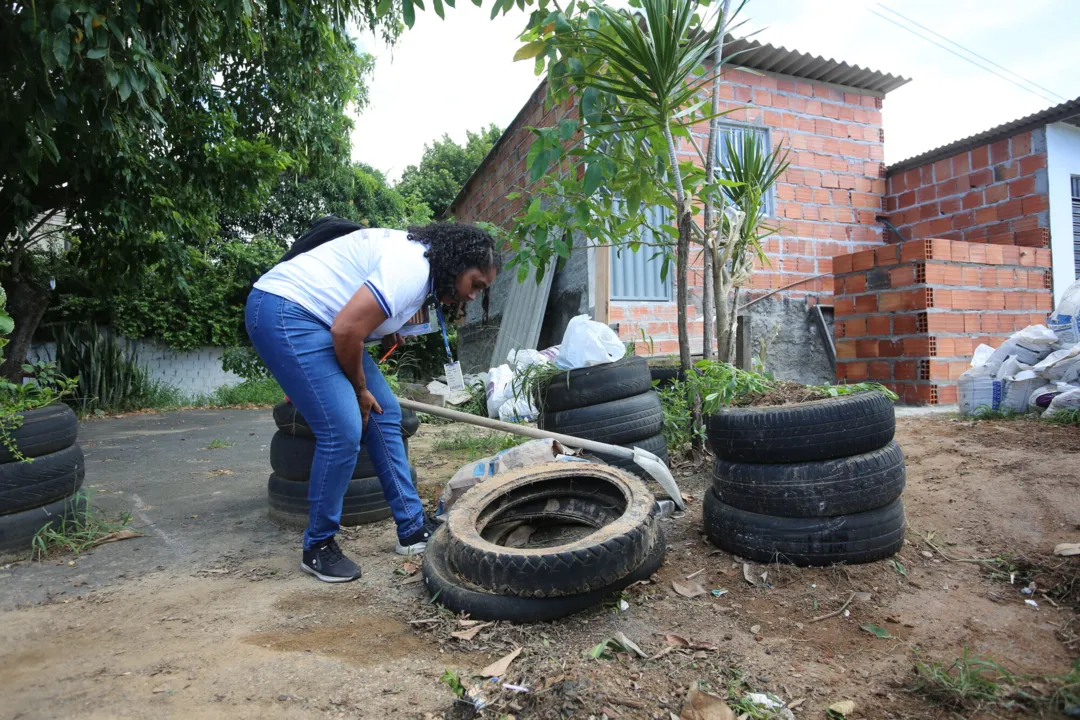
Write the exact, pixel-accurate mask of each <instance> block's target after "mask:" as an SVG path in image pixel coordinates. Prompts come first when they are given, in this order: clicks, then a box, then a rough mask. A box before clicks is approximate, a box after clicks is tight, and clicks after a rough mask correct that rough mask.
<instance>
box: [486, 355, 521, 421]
mask: <svg viewBox="0 0 1080 720" xmlns="http://www.w3.org/2000/svg"><path fill="white" fill-rule="evenodd" d="M513 382H514V373H513V371H511V370H510V366H509V365H500V366H499V367H496V368H491V370H490V371H488V381H487V411H488V417H489V418H497V417H499V408H500V407H501V406H502V404H503V403H504V402H506V399H507V398H508V397H511V396H512V395H513V391H512V390H511V387H510V386H511V384H512V383H513Z"/></svg>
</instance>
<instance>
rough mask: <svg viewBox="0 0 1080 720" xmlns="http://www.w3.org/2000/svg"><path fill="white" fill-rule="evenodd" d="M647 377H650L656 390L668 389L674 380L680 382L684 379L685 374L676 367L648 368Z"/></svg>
mask: <svg viewBox="0 0 1080 720" xmlns="http://www.w3.org/2000/svg"><path fill="white" fill-rule="evenodd" d="M649 375H650V376H651V377H652V382H653V385H654V386H655V387H658V388H665V387H670V386H671V384H672V383H674V382H675V381H676V380H678V381H680V382H681V381H683V380H685V379H686V373H684V372H683V371H682V369H681V368H677V367H653V368H649Z"/></svg>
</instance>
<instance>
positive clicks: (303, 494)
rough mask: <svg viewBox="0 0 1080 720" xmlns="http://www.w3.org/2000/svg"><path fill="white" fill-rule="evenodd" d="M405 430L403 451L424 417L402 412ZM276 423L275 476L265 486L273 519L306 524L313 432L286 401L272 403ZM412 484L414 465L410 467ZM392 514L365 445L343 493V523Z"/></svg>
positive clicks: (272, 445) (272, 461) (272, 452)
mask: <svg viewBox="0 0 1080 720" xmlns="http://www.w3.org/2000/svg"><path fill="white" fill-rule="evenodd" d="M401 415H402V422H401V434H402V439H403V440H404V441H405V452H406V453H408V451H409V440H408V439H409V437H411V436H412V435H414V434H415V433H416V430H417V428H419V426H420V421H419V419H418V418H417V417H416V413H414V412H413V411H411V410H404V409H403V410H402V411H401ZM274 422H275V423H276V424H277V427H278V431H277V432H276V433H274V437H273V438H272V439H271V440H270V466H271V468H273V471H274V472H273V474H272V475H270V481H269V483H268V485H267V496H268V499H269V502H270V519H271V520H276V521H277V522H280V523H282V524H287V525H295V526H305V525H307V524H308V480H309V477H310V475H311V461H312V459H314V457H315V435H314V434H313V433H312V432H311V428H310V427H309V426H308V424H307V422H306V421H305V420H304V417H303V415H301V414H300V411H299V410H297V409H296V407H294V406H293V404H292V403H291V402H289V401H288V400H285V401H284V402H281V403H278V405H276V406H275V407H274ZM409 469H410V470H411V471H412V477H413V482H414V483H415V482H416V468H413V467H411V466H410V468H409ZM388 517H390V506H389V505H388V504H387V502H386V499H385V498H384V497H383V491H382V484H381V483H380V482H379V478H378V477H376V475H375V466H374V465H373V464H372V462H371V458H370V457H369V456H368V454H367V450H366V449H365V448H364V446H361V448H360V452H359V453H357V456H356V467H355V468H353V473H352V480H351V481H350V482H349V488H348V490H346V491H345V501H344V503H343V505H342V509H341V524H342V525H346V526H351V525H363V524H366V523H372V522H376V521H377V520H382V519H383V518H388Z"/></svg>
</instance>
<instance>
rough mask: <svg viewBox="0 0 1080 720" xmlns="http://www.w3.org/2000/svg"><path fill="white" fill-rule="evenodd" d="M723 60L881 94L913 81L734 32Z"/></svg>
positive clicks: (726, 42)
mask: <svg viewBox="0 0 1080 720" xmlns="http://www.w3.org/2000/svg"><path fill="white" fill-rule="evenodd" d="M724 62H725V63H731V64H732V65H736V66H739V67H746V68H751V69H753V70H762V71H764V72H774V73H780V74H782V75H793V76H795V77H801V78H806V79H807V80H817V81H818V82H827V83H832V84H833V85H843V86H845V87H850V88H857V89H859V90H869V91H871V92H875V93H881V94H882V95H884V94H885V93H888V92H892V91H893V90H895V89H896V88H898V87H900V86H901V85H904V84H906V83H909V82H911V78H906V77H902V76H900V75H891V74H889V73H883V72H878V71H877V70H870V69H868V68H862V67H859V66H858V65H849V64H847V63H846V62H839V61H837V60H833V59H832V58H824V57H821V56H820V55H810V54H809V53H802V52H799V51H798V50H788V49H787V48H785V47H778V46H776V45H769V44H766V43H760V42H758V41H756V40H747V39H746V38H735V37H732V36H731V35H728V36H726V37H725V39H724Z"/></svg>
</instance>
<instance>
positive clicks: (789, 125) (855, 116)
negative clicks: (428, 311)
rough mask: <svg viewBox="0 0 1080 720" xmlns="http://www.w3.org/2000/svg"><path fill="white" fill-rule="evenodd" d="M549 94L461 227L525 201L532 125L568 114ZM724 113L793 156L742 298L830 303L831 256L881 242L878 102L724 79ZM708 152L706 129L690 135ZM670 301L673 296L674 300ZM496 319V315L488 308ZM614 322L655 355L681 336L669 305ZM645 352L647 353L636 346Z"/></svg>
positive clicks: (534, 102)
mask: <svg viewBox="0 0 1080 720" xmlns="http://www.w3.org/2000/svg"><path fill="white" fill-rule="evenodd" d="M544 91H545V86H543V85H541V87H540V88H538V89H537V90H536V92H535V93H533V96H532V97H531V98H530V99H529V102H528V103H527V104H526V105H525V107H524V108H522V111H521V113H519V115H518V117H517V118H515V120H514V122H513V123H512V124H511V126H510V128H509V130H508V132H507V133H506V134H505V135H504V137H503V139H502V140H501V141H500V142H499V144H498V145H497V146H496V147H495V148H494V151H493V152H492V154H491V155H489V157H488V158H487V160H486V161H485V162H484V163H483V164H482V165H481V166H480V168H479V169H478V170H477V172H476V174H475V175H474V176H473V178H472V180H471V181H470V183H469V184H467V185H466V187H465V189H464V191H463V193H462V196H461V198H460V200H459V201H458V202H457V203H455V204H454V206H453V207H452V208H451V214H453V215H454V216H455V217H456V218H457V219H459V220H462V221H465V222H474V221H477V220H486V221H489V222H494V223H497V224H500V225H503V226H504V227H505V226H508V225H509V222H510V220H511V218H513V216H514V215H515V214H516V213H517V212H518V211H519V210H520V209H521V208H522V206H523V203H524V198H519V199H517V200H514V201H507V200H506V199H505V196H506V194H507V193H509V192H512V191H513V190H521V189H522V188H523V187H527V183H528V172H527V170H528V169H527V167H526V166H525V158H526V155H527V154H528V151H529V145H530V144H531V142H532V135H531V133H529V132H528V130H527V128H528V127H529V126H547V125H552V124H554V123H556V122H558V120H559V119H561V118H562V117H566V116H567V114H568V113H569V112H570V111H571V109H570V108H567V107H561V108H550V109H546V110H545V108H544V107H543V96H544ZM720 97H721V102H720V107H721V109H722V110H730V111H731V112H730V113H729V114H728V115H726V116H724V117H723V118H722V121H726V122H741V123H748V124H751V125H755V126H759V127H767V128H769V130H770V134H771V141H772V144H773V146H774V147H776V146H779V145H781V144H782V145H783V146H784V147H787V148H789V149H790V156H789V160H790V162H791V167H790V168H789V169H788V170H787V172H786V173H785V174H784V175H783V177H781V179H780V181H779V182H778V183H777V186H776V190H775V193H776V195H775V216H776V217H775V219H774V224H775V226H776V227H777V229H778V232H777V233H776V234H774V235H773V236H771V237H770V238H769V239H768V240H767V241H766V243H765V251H766V254H767V256H768V257H769V260H770V264H769V265H768V266H761V264H760V263H759V264H758V265H759V266H760V267H759V268H758V271H757V272H756V273H755V275H754V277H753V279H752V282H751V285H750V287H749V288H747V292H744V294H743V298H744V299H750V298H752V297H755V296H758V295H762V294H764V293H766V292H769V291H771V290H775V289H778V288H781V287H784V286H786V285H790V284H792V283H801V284H799V285H797V286H796V287H793V288H792V289H791V290H786V291H784V293H783V295H785V296H787V297H790V298H803V299H806V300H807V301H808V302H810V303H813V302H826V303H828V302H831V295H832V283H831V280H830V279H829V278H828V277H816V276H818V275H827V274H828V273H830V272H831V271H832V258H833V256H835V255H840V254H845V253H852V252H857V251H859V250H865V249H869V248H873V247H876V246H878V245H880V244H882V242H883V238H882V233H881V226H880V225H878V224H877V223H876V222H875V216H876V215H878V214H879V213H880V212H881V211H882V209H883V203H884V196H885V190H886V184H885V179H884V166H883V164H882V159H883V154H884V151H883V137H882V130H881V98H880V97H877V96H874V95H871V94H864V93H860V92H857V91H852V90H849V91H843V90H839V89H837V88H836V87H834V86H828V85H825V84H821V83H814V82H809V81H804V80H801V79H797V78H792V77H787V76H781V75H771V74H753V73H749V72H745V71H741V70H729V71H727V72H725V73H724V75H723V82H722V83H721V85H720ZM693 136H694V140H695V142H696V143H697V145H698V147H701V148H704V147H705V145H706V142H707V137H708V127H707V125H702V126H699V127H695V128H694V129H693ZM677 150H678V153H679V156H680V159H682V160H691V161H693V162H695V163H698V164H700V158H699V156H698V154H697V152H696V151H695V149H694V145H693V143H691V142H690V141H688V140H685V139H683V140H680V141H679V145H678V148H677ZM691 260H692V263H691V279H690V283H691V286H690V288H689V290H690V297H691V303H692V304H694V305H696V307H692V308H690V321H691V326H690V333H691V342H692V343H693V345H694V349H695V351H700V346H701V337H702V319H701V312H700V304H701V295H702V291H703V272H702V268H703V261H702V258H701V254H700V252H697V250H696V249H695V250H694V251H692V253H691ZM672 296H673V297H674V293H673V295H672ZM492 310H493V312H495V309H494V308H493V309H492ZM610 319H611V322H613V323H616V322H617V323H619V330H620V334H621V336H622V337H623V338H624V339H627V340H629V339H632V338H633V339H638V340H640V338H641V331H642V330H644V331H645V334H646V335H647V336H651V337H652V339H653V346H654V347H653V349H654V351H655V352H656V353H662V354H667V353H670V352H676V351H677V350H678V346H677V344H676V341H677V338H678V333H677V328H676V325H675V322H676V311H675V305H674V303H673V302H672V303H625V302H618V303H616V302H613V303H612V304H611V309H610ZM640 351H642V352H648V348H647V347H645V344H644V343H642V347H641V348H640Z"/></svg>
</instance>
